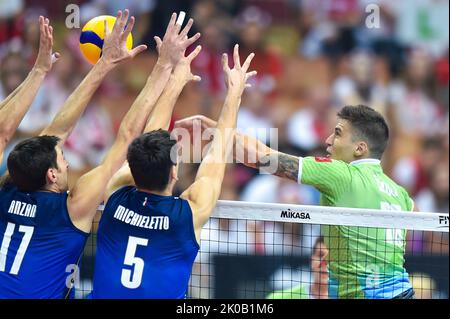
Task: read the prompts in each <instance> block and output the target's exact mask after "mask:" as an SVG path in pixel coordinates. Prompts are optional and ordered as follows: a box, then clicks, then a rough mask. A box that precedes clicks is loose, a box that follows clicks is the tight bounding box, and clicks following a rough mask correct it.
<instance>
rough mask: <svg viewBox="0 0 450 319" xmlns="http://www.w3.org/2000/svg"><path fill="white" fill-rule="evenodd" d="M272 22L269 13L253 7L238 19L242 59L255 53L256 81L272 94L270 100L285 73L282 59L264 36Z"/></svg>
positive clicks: (247, 9)
mask: <svg viewBox="0 0 450 319" xmlns="http://www.w3.org/2000/svg"><path fill="white" fill-rule="evenodd" d="M270 22H271V17H270V15H269V14H268V13H267V12H264V11H262V10H261V9H259V8H258V7H253V6H252V7H248V8H246V9H245V10H244V11H242V12H241V14H240V15H239V16H238V17H237V18H236V26H237V30H238V37H239V39H240V40H239V44H240V54H241V57H244V56H246V54H249V53H251V52H254V53H255V58H254V59H253V61H252V62H253V66H254V68H255V70H256V71H258V75H257V76H256V79H255V81H257V82H258V85H259V86H260V87H261V88H262V90H264V91H266V92H269V93H270V94H269V95H268V97H269V98H273V97H275V95H276V93H277V89H278V85H279V80H280V78H281V77H282V76H283V73H284V72H283V63H282V58H281V57H280V56H279V55H278V54H277V53H276V52H274V51H271V50H269V49H268V48H267V47H266V46H265V43H264V34H265V32H266V31H267V27H268V26H269V24H270Z"/></svg>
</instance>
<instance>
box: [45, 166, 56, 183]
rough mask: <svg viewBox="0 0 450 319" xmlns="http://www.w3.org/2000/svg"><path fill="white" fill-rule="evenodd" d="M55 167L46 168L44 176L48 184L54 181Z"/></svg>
mask: <svg viewBox="0 0 450 319" xmlns="http://www.w3.org/2000/svg"><path fill="white" fill-rule="evenodd" d="M56 171H57V170H56V168H49V169H48V170H47V174H46V178H47V182H48V183H49V184H54V183H56V179H57V178H56Z"/></svg>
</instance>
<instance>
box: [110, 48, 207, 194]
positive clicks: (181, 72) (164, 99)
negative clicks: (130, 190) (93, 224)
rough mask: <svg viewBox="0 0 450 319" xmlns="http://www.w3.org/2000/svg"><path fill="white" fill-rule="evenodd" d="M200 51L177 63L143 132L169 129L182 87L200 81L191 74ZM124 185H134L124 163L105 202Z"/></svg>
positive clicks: (126, 164)
mask: <svg viewBox="0 0 450 319" xmlns="http://www.w3.org/2000/svg"><path fill="white" fill-rule="evenodd" d="M200 50H201V47H200V46H197V48H196V49H195V50H194V51H192V52H191V54H189V55H188V56H187V57H183V58H182V59H181V60H180V62H178V64H177V65H176V67H175V69H174V71H173V73H172V75H171V76H170V79H169V82H168V83H167V85H166V87H165V89H164V91H163V93H162V95H161V97H160V98H159V100H158V102H157V103H156V106H155V107H154V108H153V110H152V112H151V113H150V117H149V119H148V122H147V125H146V126H145V129H144V132H151V131H153V130H157V129H163V130H168V129H169V125H170V119H171V117H172V113H173V109H174V107H175V103H176V101H177V100H178V97H179V95H180V94H181V91H182V90H183V88H184V86H185V85H186V84H187V83H188V82H189V81H200V77H199V76H196V75H193V74H192V73H191V62H192V61H193V60H194V59H195V57H196V56H197V55H198V54H199V53H200ZM125 185H134V181H133V177H132V175H131V171H130V168H129V166H128V163H125V164H124V165H123V166H122V168H121V169H120V170H119V171H117V173H116V174H114V176H113V178H111V180H110V182H109V183H108V187H107V189H106V194H105V200H106V199H107V198H109V196H110V195H111V194H112V193H114V192H115V191H116V190H117V189H119V188H121V187H123V186H125Z"/></svg>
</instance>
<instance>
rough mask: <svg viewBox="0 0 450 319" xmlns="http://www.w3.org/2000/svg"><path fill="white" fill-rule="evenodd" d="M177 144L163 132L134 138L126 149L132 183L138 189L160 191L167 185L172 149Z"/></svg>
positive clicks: (172, 164) (158, 131)
mask: <svg viewBox="0 0 450 319" xmlns="http://www.w3.org/2000/svg"><path fill="white" fill-rule="evenodd" d="M176 143H177V142H176V141H175V140H173V139H171V138H170V134H169V132H168V131H165V130H161V129H159V130H156V131H152V132H149V133H145V134H143V135H141V136H139V137H138V138H136V139H135V140H134V141H133V142H132V143H131V144H130V146H129V147H128V154H127V159H128V164H129V166H130V170H131V174H132V175H133V178H134V182H135V183H136V186H137V187H139V188H143V189H147V190H154V191H162V190H164V189H165V188H166V187H167V184H168V183H169V174H170V170H171V168H172V166H174V165H176V162H175V163H174V162H173V161H172V159H171V151H172V147H173V146H174V145H175V144H176Z"/></svg>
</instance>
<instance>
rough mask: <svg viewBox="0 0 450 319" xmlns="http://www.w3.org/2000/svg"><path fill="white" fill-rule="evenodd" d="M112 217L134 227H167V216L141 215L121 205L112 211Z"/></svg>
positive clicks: (160, 228) (158, 228)
mask: <svg viewBox="0 0 450 319" xmlns="http://www.w3.org/2000/svg"><path fill="white" fill-rule="evenodd" d="M114 218H116V219H118V220H120V221H121V222H124V223H126V224H129V225H132V226H136V227H141V228H146V229H156V230H168V229H169V217H168V216H143V215H139V214H137V213H135V212H134V211H132V210H130V209H128V208H125V207H123V206H122V205H119V207H117V209H116V212H115V213H114Z"/></svg>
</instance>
